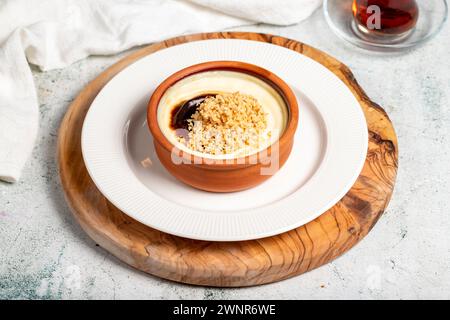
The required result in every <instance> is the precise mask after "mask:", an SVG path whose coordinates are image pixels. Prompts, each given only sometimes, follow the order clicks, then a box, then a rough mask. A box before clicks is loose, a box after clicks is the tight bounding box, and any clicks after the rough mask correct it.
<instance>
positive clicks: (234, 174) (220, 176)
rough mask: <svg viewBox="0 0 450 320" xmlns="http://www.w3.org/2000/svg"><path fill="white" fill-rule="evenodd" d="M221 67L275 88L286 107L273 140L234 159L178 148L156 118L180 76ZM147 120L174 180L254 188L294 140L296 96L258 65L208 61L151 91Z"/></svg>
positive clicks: (221, 188) (204, 186) (215, 188)
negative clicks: (283, 123) (284, 119)
mask: <svg viewBox="0 0 450 320" xmlns="http://www.w3.org/2000/svg"><path fill="white" fill-rule="evenodd" d="M215 70H225V71H235V72H242V73H246V74H250V75H252V76H255V77H258V78H259V79H261V80H263V81H265V82H266V83H268V84H269V85H270V86H272V87H273V88H274V89H276V90H277V91H278V93H279V94H280V95H281V97H282V98H283V99H284V102H285V104H286V106H287V109H288V110H287V111H288V119H287V123H286V127H285V129H284V131H283V133H281V135H280V138H279V139H278V141H277V142H275V143H274V144H272V145H270V146H269V147H267V148H266V149H264V150H262V151H260V152H258V153H256V154H252V155H248V156H245V157H239V158H234V159H227V160H221V159H211V158H207V157H201V156H197V155H193V154H191V153H189V152H186V151H183V150H180V149H178V148H177V147H176V146H175V145H173V144H172V143H171V142H170V141H169V140H168V139H167V138H166V137H165V135H164V134H163V132H162V130H161V128H160V126H159V123H158V120H157V111H158V105H159V102H160V100H161V98H162V97H163V95H164V93H165V92H166V90H167V89H169V88H170V87H171V86H173V85H174V84H175V83H176V82H178V81H180V80H181V79H183V78H185V77H188V76H191V75H193V74H196V73H201V72H206V71H215ZM147 122H148V126H149V129H150V131H151V133H152V135H153V142H154V145H155V150H156V153H157V155H158V158H159V160H160V161H161V163H162V164H163V165H164V167H165V168H166V169H167V170H168V171H169V172H170V173H171V174H172V175H173V176H174V177H175V178H177V179H178V180H180V181H182V182H184V183H186V184H188V185H191V186H192V187H195V188H198V189H201V190H206V191H211V192H233V191H240V190H245V189H248V188H251V187H254V186H256V185H258V184H260V183H262V182H264V181H265V180H267V179H269V178H270V177H271V176H272V175H273V174H275V173H276V171H278V169H279V168H281V167H282V166H283V164H284V163H285V162H286V160H287V159H288V157H289V154H290V152H291V149H292V145H293V143H294V134H295V131H296V129H297V124H298V105H297V99H296V97H295V95H294V93H293V92H292V90H291V89H290V88H289V86H288V85H287V84H286V83H285V82H284V81H283V80H282V79H281V78H279V77H278V76H276V75H275V74H273V73H272V72H270V71H268V70H266V69H263V68H261V67H258V66H255V65H252V64H249V63H244V62H238V61H212V62H206V63H201V64H196V65H193V66H190V67H187V68H185V69H182V70H180V71H178V72H176V73H174V74H172V75H171V76H170V77H168V78H167V79H166V80H164V81H163V82H162V83H161V84H160V85H159V86H158V87H157V88H156V90H155V92H154V93H153V95H152V96H151V98H150V101H149V103H148V109H147Z"/></svg>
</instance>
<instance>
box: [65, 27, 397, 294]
mask: <svg viewBox="0 0 450 320" xmlns="http://www.w3.org/2000/svg"><path fill="white" fill-rule="evenodd" d="M229 38H230V39H248V40H254V41H262V42H268V43H272V44H275V45H279V46H283V47H286V48H289V49H291V50H294V51H296V52H298V53H299V54H303V55H306V56H308V57H310V58H312V59H314V60H316V61H317V62H319V63H321V64H322V65H324V66H325V67H327V68H328V69H329V70H330V71H331V72H333V73H334V74H336V75H337V76H338V77H339V78H340V79H341V80H342V81H343V82H344V83H345V84H346V85H347V87H348V88H349V89H350V90H351V91H352V92H353V94H354V95H355V97H356V98H357V99H358V101H359V103H360V104H361V108H362V110H363V111H364V114H365V116H366V119H367V124H368V128H369V149H368V153H367V158H366V162H365V165H364V168H363V170H362V172H361V174H360V176H359V177H358V179H357V181H356V183H355V184H354V185H353V187H352V188H351V190H350V191H349V192H348V193H347V194H346V195H345V196H344V197H343V198H342V199H341V200H340V201H339V202H338V203H336V205H335V206H334V207H332V208H331V209H330V210H328V211H327V212H325V213H324V214H322V215H321V216H320V217H318V218H317V219H315V220H314V221H311V222H310V223H308V224H306V225H303V226H301V227H299V228H297V229H294V230H291V231H289V232H286V233H283V234H280V235H277V236H273V237H268V238H264V239H258V240H251V241H241V242H209V241H199V240H191V239H186V238H181V237H177V236H173V235H170V234H167V233H163V232H161V231H158V230H155V229H152V228H150V227H147V226H145V225H143V224H141V223H139V222H137V221H135V220H133V219H132V218H130V217H129V216H127V215H126V214H124V213H122V212H121V211H119V210H118V209H117V208H115V207H114V206H113V205H112V204H111V203H110V202H109V201H108V200H107V199H106V198H105V197H104V196H103V195H102V194H101V193H100V191H99V190H98V189H97V188H96V186H95V185H94V183H93V182H92V180H91V178H90V177H89V175H88V172H87V170H86V167H85V164H84V162H83V158H82V154H81V128H82V124H83V120H84V117H85V115H86V112H87V111H88V109H89V106H90V105H91V103H92V101H93V99H94V98H95V96H96V95H97V93H98V92H99V91H100V90H101V89H102V88H103V86H104V85H105V84H106V83H107V82H108V81H109V80H110V79H111V78H113V77H114V76H115V75H116V74H117V73H118V72H119V71H121V70H122V69H124V68H125V67H127V66H128V65H130V64H131V63H133V62H135V61H136V60H138V59H140V58H142V57H144V56H146V55H149V54H152V53H153V52H156V51H158V50H161V49H164V48H167V47H171V46H174V45H177V44H181V43H185V42H190V41H198V40H206V39H229ZM397 158H398V149H397V137H396V135H395V131H394V128H393V126H392V123H391V121H390V120H389V118H388V116H387V114H386V112H385V111H384V110H383V109H382V108H381V107H380V106H379V105H377V104H376V103H374V102H372V101H371V100H370V99H369V98H368V96H367V95H366V94H365V92H364V91H363V90H362V88H361V87H360V86H359V85H358V83H357V82H356V80H355V78H354V76H353V75H352V73H351V71H350V70H349V68H348V67H347V66H345V65H344V64H342V63H341V62H339V61H337V60H336V59H334V58H332V57H330V56H329V55H327V54H325V53H323V52H321V51H319V50H317V49H314V48H312V47H310V46H308V45H306V44H303V43H300V42H298V41H294V40H290V39H286V38H283V37H279V36H272V35H267V34H257V33H247V32H225V33H204V34H195V35H188V36H181V37H177V38H172V39H169V40H166V41H163V42H159V43H155V44H152V45H149V46H147V47H144V48H142V49H140V50H138V51H136V52H134V53H133V54H131V55H129V56H128V57H126V58H124V59H122V60H121V61H119V62H117V63H116V64H114V65H113V66H111V67H110V68H109V69H107V70H106V71H104V72H103V73H101V74H100V75H99V76H98V77H97V78H96V79H94V80H93V81H92V82H91V83H89V84H88V85H87V86H86V87H85V88H84V89H83V90H82V91H81V92H80V94H79V95H78V97H77V98H76V99H75V100H74V101H73V103H72V104H71V105H70V107H69V109H68V110H67V113H66V115H65V117H64V119H63V121H62V123H61V127H60V130H59V138H58V163H59V171H60V176H61V182H62V186H63V189H64V193H65V196H66V200H67V202H68V204H69V206H70V208H71V210H72V212H73V214H74V216H75V218H76V219H77V221H78V222H79V223H80V225H81V226H82V228H83V229H84V230H85V231H86V232H87V233H88V234H89V236H90V237H91V238H92V239H93V240H94V241H95V242H96V243H98V244H99V245H100V246H101V247H103V248H104V249H106V250H107V251H109V252H110V253H112V254H113V255H114V256H116V257H117V258H119V259H120V260H122V261H124V262H126V263H127V264H129V265H131V266H133V267H135V268H137V269H139V270H142V271H144V272H147V273H150V274H152V275H155V276H158V277H162V278H166V279H170V280H174V281H179V282H184V283H190V284H196V285H205V286H221V287H241V286H252V285H258V284H263V283H269V282H274V281H279V280H282V279H286V278H289V277H292V276H296V275H299V274H302V273H304V272H307V271H309V270H312V269H314V268H317V267H319V266H321V265H323V264H326V263H328V262H330V261H331V260H333V259H335V258H336V257H338V256H340V255H342V254H343V253H345V252H346V251H347V250H349V249H350V248H352V247H353V246H354V245H355V244H356V243H358V242H359V241H360V240H361V239H362V238H363V237H364V236H365V235H366V234H367V233H368V232H369V231H370V230H371V229H372V227H373V226H374V225H375V223H376V222H377V220H378V219H379V218H380V216H381V215H382V213H383V211H384V210H385V208H386V206H387V204H388V202H389V200H390V198H391V195H392V192H393V189H394V183H395V178H396V174H397V167H398V162H397Z"/></svg>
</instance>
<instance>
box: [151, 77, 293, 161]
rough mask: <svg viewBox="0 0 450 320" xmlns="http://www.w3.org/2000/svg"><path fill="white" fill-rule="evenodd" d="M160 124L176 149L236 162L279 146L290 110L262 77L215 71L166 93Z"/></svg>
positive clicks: (176, 84)
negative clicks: (277, 143) (272, 146)
mask: <svg viewBox="0 0 450 320" xmlns="http://www.w3.org/2000/svg"><path fill="white" fill-rule="evenodd" d="M157 121H158V125H159V127H160V129H161V131H162V133H163V134H164V136H165V137H166V138H167V139H168V140H169V142H171V143H172V144H173V145H174V146H176V147H177V148H178V149H180V150H183V151H187V152H189V153H191V154H194V155H197V156H201V157H206V158H212V159H232V158H238V157H243V156H247V155H251V154H254V153H257V152H259V151H261V150H264V149H266V148H267V147H268V146H270V145H271V144H273V143H275V142H276V141H277V140H278V138H279V137H280V136H281V134H282V133H283V132H284V130H285V128H286V125H287V121H288V108H287V106H286V103H285V101H284V99H283V97H282V96H281V95H280V94H279V92H278V91H277V90H276V89H274V88H273V87H272V86H271V85H270V84H268V83H267V82H265V81H263V80H261V79H259V78H258V77H255V76H252V75H250V74H247V73H243V72H236V71H225V70H215V71H206V72H201V73H197V74H194V75H191V76H188V77H186V78H184V79H182V80H180V81H178V82H176V83H175V84H174V85H173V86H171V87H170V88H169V89H167V91H166V92H165V93H164V95H163V96H162V97H161V99H160V101H159V104H158V109H157Z"/></svg>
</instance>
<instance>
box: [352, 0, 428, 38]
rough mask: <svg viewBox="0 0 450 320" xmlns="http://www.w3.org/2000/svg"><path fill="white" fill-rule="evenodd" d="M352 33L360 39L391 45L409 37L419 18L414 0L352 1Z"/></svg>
mask: <svg viewBox="0 0 450 320" xmlns="http://www.w3.org/2000/svg"><path fill="white" fill-rule="evenodd" d="M352 13H353V18H354V20H353V23H352V27H353V31H354V32H355V33H357V34H359V36H360V37H363V38H366V39H368V40H377V41H378V42H384V43H392V42H398V41H402V40H404V39H405V38H406V37H408V36H409V35H411V33H412V32H413V31H414V27H415V26H416V23H417V20H418V18H419V7H418V5H417V2H416V0H353V4H352Z"/></svg>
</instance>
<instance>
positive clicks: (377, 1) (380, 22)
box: [323, 0, 448, 52]
mask: <svg viewBox="0 0 450 320" xmlns="http://www.w3.org/2000/svg"><path fill="white" fill-rule="evenodd" d="M447 1H448V0H323V12H324V16H325V19H326V21H327V23H328V25H329V26H330V28H331V29H332V30H333V31H334V33H335V34H336V35H338V36H339V37H340V38H342V39H345V40H347V41H348V42H350V43H352V44H354V45H357V46H359V47H362V48H364V49H369V50H375V51H387V52H390V51H398V50H402V49H407V48H412V47H415V46H417V45H420V44H422V43H424V42H426V41H428V40H430V39H432V38H433V37H434V36H435V35H436V34H438V33H439V31H440V30H441V29H442V27H443V25H444V24H445V22H446V20H447V17H448V4H447Z"/></svg>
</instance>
